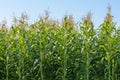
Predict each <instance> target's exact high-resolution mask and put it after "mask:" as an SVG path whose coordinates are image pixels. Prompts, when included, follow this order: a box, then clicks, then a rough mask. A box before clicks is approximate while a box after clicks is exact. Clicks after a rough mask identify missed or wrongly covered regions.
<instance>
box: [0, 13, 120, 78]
mask: <svg viewBox="0 0 120 80" xmlns="http://www.w3.org/2000/svg"><path fill="white" fill-rule="evenodd" d="M26 18H27V17H26V16H25V15H22V17H21V19H19V20H15V22H14V24H12V25H11V27H10V29H8V28H6V27H5V24H3V25H1V29H0V80H120V28H119V27H117V26H116V23H115V22H113V20H112V16H111V14H110V13H109V12H108V13H107V15H106V17H105V20H104V21H103V23H102V24H100V26H98V27H97V29H95V28H94V24H93V22H92V20H91V15H90V13H89V14H88V15H87V16H85V17H84V19H83V20H82V21H81V22H78V23H77V24H75V22H74V21H73V18H72V16H65V17H64V18H63V21H62V23H59V22H57V21H55V20H50V19H49V16H48V15H46V16H45V17H41V18H40V19H39V20H38V21H36V22H35V23H33V24H28V22H27V19H26Z"/></svg>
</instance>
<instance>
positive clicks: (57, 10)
mask: <svg viewBox="0 0 120 80" xmlns="http://www.w3.org/2000/svg"><path fill="white" fill-rule="evenodd" d="M119 3H120V0H1V2H0V21H2V20H3V19H4V18H5V19H6V20H7V21H8V24H10V23H11V20H12V18H13V14H15V16H20V15H21V13H22V12H24V11H25V12H26V13H27V14H28V15H29V19H30V20H29V21H30V22H34V21H35V20H37V19H38V18H39V15H40V14H43V13H44V11H45V10H49V12H50V15H51V16H52V18H53V19H58V20H61V19H62V17H63V16H64V15H65V14H66V13H67V14H72V15H73V17H74V20H75V21H79V20H81V18H82V16H85V15H86V14H87V12H89V11H91V12H92V13H93V21H94V24H95V26H98V25H99V24H100V23H102V22H103V20H104V17H105V15H106V12H107V6H108V5H111V6H112V15H113V16H114V21H115V22H117V25H120V10H119V8H120V5H119Z"/></svg>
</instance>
